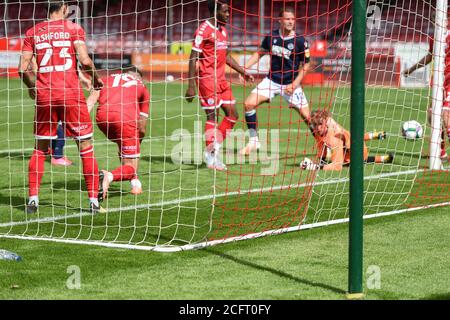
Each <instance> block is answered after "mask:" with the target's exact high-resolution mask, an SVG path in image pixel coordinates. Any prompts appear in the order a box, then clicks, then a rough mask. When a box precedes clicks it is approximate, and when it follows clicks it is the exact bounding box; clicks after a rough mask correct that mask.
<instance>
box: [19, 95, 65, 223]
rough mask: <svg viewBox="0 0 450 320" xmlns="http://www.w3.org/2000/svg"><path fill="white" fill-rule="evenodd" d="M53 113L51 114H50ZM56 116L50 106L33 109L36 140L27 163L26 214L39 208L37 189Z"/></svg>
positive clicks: (54, 133)
mask: <svg viewBox="0 0 450 320" xmlns="http://www.w3.org/2000/svg"><path fill="white" fill-rule="evenodd" d="M52 111H53V112H52ZM57 119H58V115H57V114H56V113H55V112H54V110H52V106H51V105H50V104H48V105H37V106H36V109H35V123H34V136H35V138H36V142H35V146H34V150H33V154H32V155H31V158H30V161H28V196H29V198H28V203H27V206H26V209H25V212H26V213H29V214H31V213H35V212H36V211H37V209H38V206H39V189H40V186H41V180H42V176H43V175H44V168H45V157H46V155H47V153H48V147H49V145H50V141H51V140H52V139H55V138H56V123H57Z"/></svg>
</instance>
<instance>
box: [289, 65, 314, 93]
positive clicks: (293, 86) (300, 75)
mask: <svg viewBox="0 0 450 320" xmlns="http://www.w3.org/2000/svg"><path fill="white" fill-rule="evenodd" d="M309 67H310V63H309V62H308V63H305V64H304V65H303V67H301V68H300V70H299V71H298V75H297V77H296V78H295V79H294V81H292V83H291V84H290V85H288V86H287V87H286V89H285V91H286V93H287V94H293V93H294V91H295V89H297V88H298V87H299V86H300V84H301V83H302V80H303V78H304V77H305V75H306V74H307V73H308V71H309Z"/></svg>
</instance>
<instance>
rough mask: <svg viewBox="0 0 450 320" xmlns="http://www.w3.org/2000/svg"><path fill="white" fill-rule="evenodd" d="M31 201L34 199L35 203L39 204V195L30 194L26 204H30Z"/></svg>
mask: <svg viewBox="0 0 450 320" xmlns="http://www.w3.org/2000/svg"><path fill="white" fill-rule="evenodd" d="M32 201H34V202H35V203H36V205H38V204H39V196H31V197H30V199H29V200H28V204H30V203H31V202H32Z"/></svg>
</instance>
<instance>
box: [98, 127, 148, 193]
mask: <svg viewBox="0 0 450 320" xmlns="http://www.w3.org/2000/svg"><path fill="white" fill-rule="evenodd" d="M110 130H112V131H119V132H120V134H121V135H122V137H121V138H120V139H115V140H116V141H117V144H118V146H119V150H120V151H119V152H120V158H121V166H120V167H118V168H116V169H114V170H112V171H111V172H108V171H106V170H102V171H101V172H100V185H101V193H102V196H101V197H102V198H105V197H106V194H107V191H108V188H109V185H110V184H111V183H112V182H113V181H130V183H131V187H132V190H131V193H133V194H140V193H142V185H141V183H140V181H139V179H138V178H137V169H138V164H139V157H140V145H139V132H138V130H137V127H136V126H131V125H125V126H123V127H122V128H120V129H119V130H115V129H114V128H111V127H110Z"/></svg>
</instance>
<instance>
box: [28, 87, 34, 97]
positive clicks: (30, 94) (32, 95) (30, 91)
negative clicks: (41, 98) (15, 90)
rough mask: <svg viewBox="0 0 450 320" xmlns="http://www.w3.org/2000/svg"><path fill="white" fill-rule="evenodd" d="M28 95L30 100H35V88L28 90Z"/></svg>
mask: <svg viewBox="0 0 450 320" xmlns="http://www.w3.org/2000/svg"><path fill="white" fill-rule="evenodd" d="M28 95H29V96H30V98H31V99H33V100H34V99H36V88H35V87H31V88H28Z"/></svg>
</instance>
